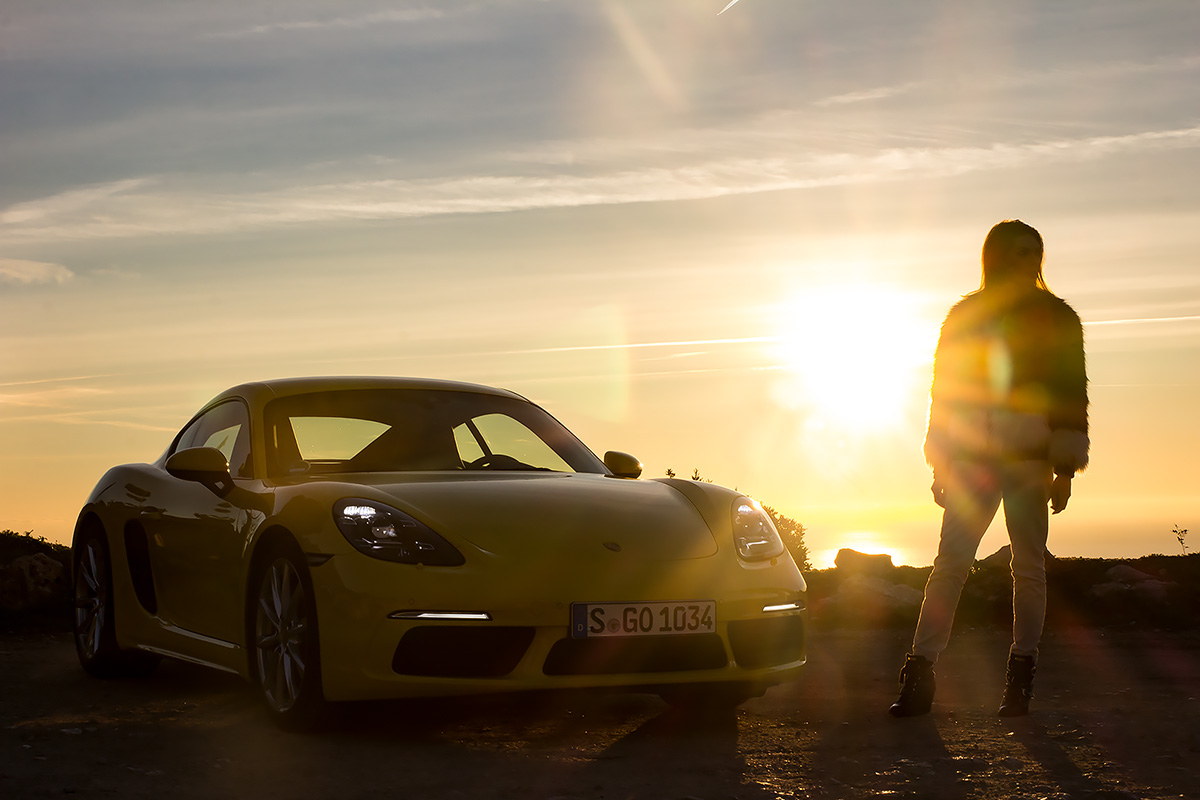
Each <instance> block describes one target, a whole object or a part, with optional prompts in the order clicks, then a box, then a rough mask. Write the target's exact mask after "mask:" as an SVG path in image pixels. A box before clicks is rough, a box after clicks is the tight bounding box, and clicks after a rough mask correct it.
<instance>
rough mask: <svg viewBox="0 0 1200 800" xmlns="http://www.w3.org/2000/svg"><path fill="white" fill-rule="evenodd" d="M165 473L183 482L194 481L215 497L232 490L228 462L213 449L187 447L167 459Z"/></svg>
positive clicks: (222, 495)
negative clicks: (207, 489)
mask: <svg viewBox="0 0 1200 800" xmlns="http://www.w3.org/2000/svg"><path fill="white" fill-rule="evenodd" d="M166 468H167V472H168V473H170V474H171V475H173V476H174V477H176V478H179V479H180V480H183V481H195V482H196V483H199V484H201V485H203V486H206V487H208V488H209V489H210V490H211V491H212V493H213V494H215V495H216V496H217V497H224V496H225V495H227V494H229V493H230V492H231V491H232V490H233V478H232V477H231V476H230V474H229V461H227V460H226V458H225V454H224V453H222V452H221V451H220V450H218V449H217V448H215V447H189V448H188V449H186V450H180V451H179V452H177V453H175V454H173V455H172V456H171V457H170V458H168V459H167V463H166Z"/></svg>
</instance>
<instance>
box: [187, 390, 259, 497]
mask: <svg viewBox="0 0 1200 800" xmlns="http://www.w3.org/2000/svg"><path fill="white" fill-rule="evenodd" d="M189 447H215V448H216V449H218V450H220V451H221V452H222V453H223V454H224V455H225V458H226V459H227V460H228V461H229V473H230V474H231V475H233V477H235V478H249V477H252V474H251V471H252V466H251V464H252V462H251V460H250V424H249V418H248V417H247V414H246V407H245V406H244V405H242V404H241V403H239V402H238V401H236V400H233V401H230V402H228V403H222V404H221V405H219V406H217V407H216V408H211V409H209V410H208V411H206V412H205V413H203V414H201V415H200V416H199V417H197V418H196V419H195V420H193V421H192V424H191V425H188V426H187V427H186V428H184V430H183V433H182V434H180V436H179V443H178V444H177V445H176V446H175V449H176V450H184V449H187V448H189Z"/></svg>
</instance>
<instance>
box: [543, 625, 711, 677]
mask: <svg viewBox="0 0 1200 800" xmlns="http://www.w3.org/2000/svg"><path fill="white" fill-rule="evenodd" d="M728 661H729V660H728V658H727V657H726V655H725V645H724V644H723V643H722V642H721V637H720V636H717V635H716V634H715V633H706V634H698V635H694V636H692V635H678V636H644V637H643V636H630V637H602V638H596V639H560V640H559V641H558V642H556V643H555V644H554V646H553V647H552V648H550V655H548V656H547V657H546V663H545V664H544V665H543V666H542V672H544V673H545V674H547V675H622V674H636V673H642V672H683V671H686V670H697V669H720V668H721V667H723V666H725V665H726V664H727V663H728Z"/></svg>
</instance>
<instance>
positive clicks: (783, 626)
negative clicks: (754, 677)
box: [729, 614, 805, 669]
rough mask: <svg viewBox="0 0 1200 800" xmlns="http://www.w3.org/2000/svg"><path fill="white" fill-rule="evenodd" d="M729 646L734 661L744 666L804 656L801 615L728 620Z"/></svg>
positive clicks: (772, 664)
mask: <svg viewBox="0 0 1200 800" xmlns="http://www.w3.org/2000/svg"><path fill="white" fill-rule="evenodd" d="M729 647H730V649H731V650H733V660H734V661H736V662H737V664H738V666H740V667H746V668H747V669H758V668H760V667H772V666H775V665H776V664H787V663H789V662H792V661H799V660H800V659H802V658H804V647H805V626H804V617H802V616H799V615H796V614H792V615H789V616H786V617H766V618H764V619H752V620H739V621H737V622H730V623H729Z"/></svg>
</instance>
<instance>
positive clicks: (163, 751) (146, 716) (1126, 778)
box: [0, 628, 1200, 800]
mask: <svg viewBox="0 0 1200 800" xmlns="http://www.w3.org/2000/svg"><path fill="white" fill-rule="evenodd" d="M906 639H907V635H906V632H903V631H895V630H857V631H851V630H839V631H817V632H815V633H814V634H813V639H812V642H811V644H810V663H809V667H808V669H807V672H806V674H805V677H804V679H803V680H801V681H800V682H798V683H796V684H792V685H789V686H781V687H776V688H774V689H772V690H771V691H770V692H768V693H767V694H766V696H764V697H762V698H758V699H755V700H752V701H750V702H748V703H746V704H745V705H744V706H742V707H741V708H740V709H738V710H737V711H736V712H727V713H723V714H712V715H696V714H683V713H680V712H676V711H672V710H670V709H668V708H667V707H666V706H665V705H664V704H663V703H662V702H661V701H660V700H658V699H657V698H655V697H652V696H648V695H626V694H574V693H573V694H568V695H534V696H520V697H491V698H474V699H470V700H453V701H452V700H439V701H422V702H403V703H399V702H398V703H381V704H369V705H358V706H353V707H349V708H346V709H344V710H343V713H342V714H341V715H340V716H339V717H338V719H337V720H336V721H335V722H334V723H333V725H332V726H331V727H330V728H329V729H327V730H325V731H323V732H321V733H318V734H310V735H294V734H286V733H282V732H279V731H277V730H276V729H275V728H273V727H272V726H271V724H270V723H269V722H268V721H267V720H266V719H265V718H264V717H263V715H262V714H261V713H260V711H259V709H258V708H257V706H256V705H255V702H254V699H253V697H252V695H251V693H250V691H249V689H248V688H247V687H246V686H244V685H243V684H242V683H241V682H240V681H239V680H238V679H236V678H233V677H230V676H226V675H222V674H218V673H213V672H208V671H206V670H203V669H200V668H197V667H193V666H190V665H187V664H182V663H175V662H165V663H164V664H163V665H162V666H160V668H159V669H158V670H157V671H156V672H155V673H154V674H153V675H152V676H150V677H149V678H144V679H141V680H137V681H98V680H94V679H91V678H88V677H87V676H86V675H84V674H83V672H82V671H81V670H80V669H79V668H78V666H77V664H76V662H75V654H74V650H73V648H72V644H71V639H70V636H69V635H67V634H63V633H38V632H29V631H26V632H17V633H8V634H2V633H0V685H2V686H3V687H4V689H3V695H2V697H0V797H5V798H9V797H11V798H25V797H43V796H53V797H60V796H62V795H64V794H65V795H74V796H80V797H118V796H119V797H122V798H126V797H128V798H139V797H154V798H159V797H164V796H172V797H173V798H193V797H196V798H200V797H205V798H207V797H230V796H233V797H254V798H256V800H258V799H259V798H288V799H289V800H291V799H293V798H307V797H337V798H339V799H342V798H358V797H384V796H390V797H403V798H422V797H431V798H432V797H436V798H475V797H487V798H514V799H515V798H520V799H521V800H528V799H529V798H587V799H589V800H599V799H601V798H604V799H608V798H613V799H614V800H615V799H620V800H624V799H625V798H655V800H659V799H664V798H665V799H666V800H671V799H672V798H701V799H703V800H710V799H711V800H717V799H718V798H720V799H726V798H741V799H742V800H748V799H750V800H766V799H767V798H859V797H937V798H1055V799H1057V800H1062V799H1065V798H1097V799H1098V798H1131V797H1132V798H1165V797H1189V798H1200V767H1198V762H1200V634H1198V633H1197V632H1195V631H1188V632H1182V633H1181V632H1154V631H1144V630H1122V631H1114V630H1099V629H1084V628H1079V629H1074V630H1071V631H1064V632H1059V633H1055V632H1050V633H1049V634H1048V635H1047V637H1046V640H1045V642H1044V647H1043V651H1042V661H1041V665H1040V667H1039V669H1040V672H1039V675H1038V677H1037V681H1036V683H1035V690H1036V696H1035V699H1034V713H1033V714H1031V715H1030V716H1029V717H1027V718H1024V719H1019V720H1015V721H1001V720H999V719H998V718H996V717H995V715H994V711H995V706H996V704H997V701H998V699H999V694H1000V686H1001V683H1002V680H1003V669H1004V660H1005V656H1006V647H1007V645H1006V636H1005V635H1004V633H1003V632H1001V631H997V630H992V629H976V630H970V631H964V632H961V633H960V634H956V637H955V639H954V640H953V641H952V643H951V647H950V649H949V650H948V651H947V652H946V654H945V655H944V656H943V657H942V661H941V663H940V664H939V666H938V682H939V694H938V699H937V702H936V703H935V705H934V713H933V714H931V715H930V716H928V717H923V718H918V719H911V720H893V719H891V718H890V717H888V716H887V714H886V713H885V709H886V707H887V705H888V704H889V703H890V702H891V701H892V699H894V695H895V673H896V670H897V668H898V667H899V664H900V662H901V660H902V657H903V653H904V650H905V645H906Z"/></svg>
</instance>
